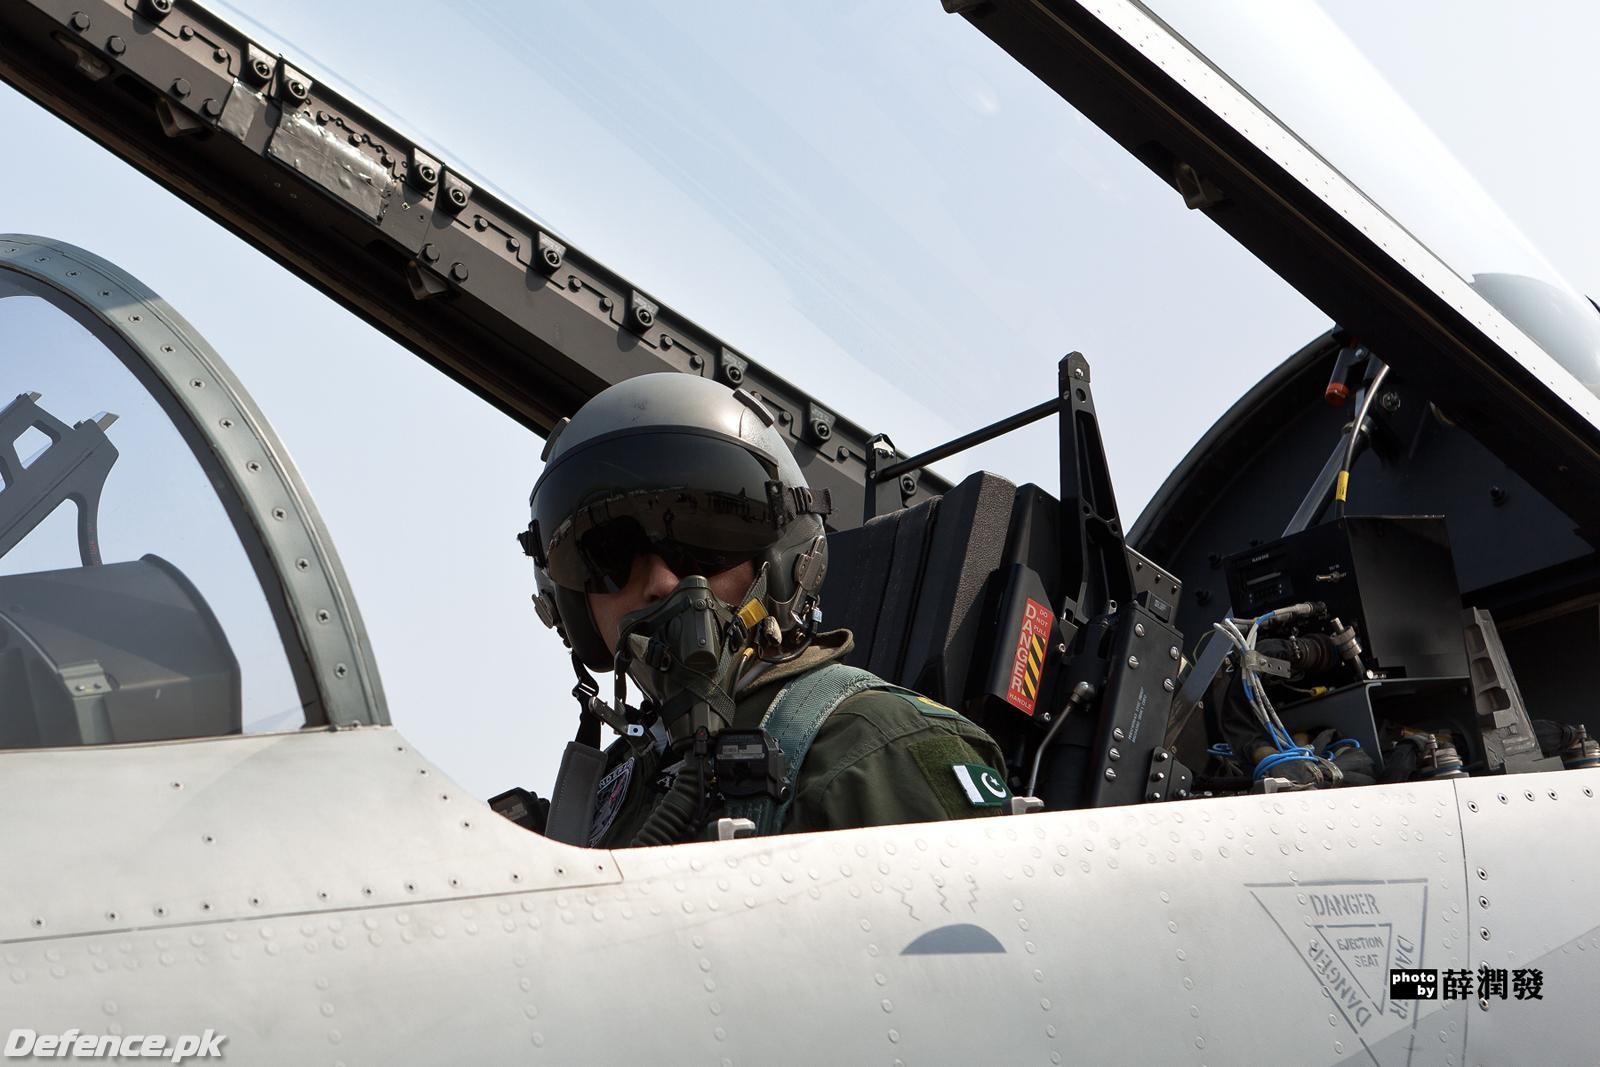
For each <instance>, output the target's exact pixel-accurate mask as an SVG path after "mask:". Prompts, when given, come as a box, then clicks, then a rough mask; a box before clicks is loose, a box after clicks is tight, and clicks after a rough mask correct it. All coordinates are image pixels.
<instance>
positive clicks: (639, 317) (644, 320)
mask: <svg viewBox="0 0 1600 1067" xmlns="http://www.w3.org/2000/svg"><path fill="white" fill-rule="evenodd" d="M660 311H661V306H660V305H659V304H657V303H656V302H655V301H654V300H651V299H650V298H649V297H647V296H645V295H644V294H643V293H641V292H639V290H637V289H633V290H630V291H629V292H628V310H627V314H626V315H624V316H623V321H624V322H625V323H627V326H628V329H630V330H632V331H633V332H634V333H640V334H642V333H644V332H645V331H647V330H649V329H650V327H652V326H654V325H655V324H656V315H658V314H659V313H660Z"/></svg>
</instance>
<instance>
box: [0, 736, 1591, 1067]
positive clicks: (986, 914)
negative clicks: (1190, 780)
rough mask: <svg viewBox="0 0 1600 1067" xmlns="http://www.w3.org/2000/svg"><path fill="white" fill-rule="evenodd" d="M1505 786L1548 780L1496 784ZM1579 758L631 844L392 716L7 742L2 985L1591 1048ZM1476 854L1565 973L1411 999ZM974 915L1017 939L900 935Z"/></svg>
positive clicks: (116, 1006) (275, 1059) (1550, 961)
mask: <svg viewBox="0 0 1600 1067" xmlns="http://www.w3.org/2000/svg"><path fill="white" fill-rule="evenodd" d="M423 772H427V773H423ZM1507 781H1514V784H1515V785H1517V786H1518V787H1520V788H1525V789H1531V790H1533V791H1534V792H1535V794H1536V798H1538V799H1536V801H1535V802H1527V801H1525V800H1522V801H1517V802H1515V803H1513V802H1510V801H1508V803H1507V804H1506V805H1504V806H1501V805H1499V803H1498V801H1496V800H1494V799H1493V798H1494V795H1495V791H1496V788H1497V787H1503V784H1504V783H1505V782H1507ZM174 782H176V783H179V785H180V786H181V787H174V785H173V783H174ZM1586 787H1587V788H1591V791H1592V790H1593V788H1595V787H1600V772H1566V773H1550V774H1543V775H1523V776H1519V777H1518V778H1516V779H1514V780H1511V779H1502V780H1500V781H1498V782H1497V781H1491V780H1484V781H1482V782H1479V781H1468V782H1459V783H1456V782H1433V783H1424V784H1416V785H1404V786H1381V787H1371V788H1365V789H1344V790H1336V791H1330V792H1320V793H1305V794H1288V795H1284V794H1279V795H1274V796H1257V797H1239V798H1227V799H1214V800H1201V801H1192V802H1187V803H1171V804H1161V805H1148V806H1143V807H1138V808H1121V809H1102V810H1097V811H1081V812H1063V813H1058V814H1042V815H1028V816H1014V817H1008V818H1002V819H987V820H975V821H971V822H963V823H938V824H924V825H913V826H899V827H882V828H875V829H866V830H854V831H843V832H837V833H829V834H810V835H797V836H792V837H781V838H769V839H745V840H740V841H732V842H710V843H705V844H700V845H685V846H676V847H670V848H657V849H641V850H633V851H625V852H616V853H606V852H598V851H585V850H581V849H574V848H571V847H568V846H563V845H559V844H556V843H553V842H550V841H547V840H545V839H543V838H540V837H538V836H536V835H532V834H528V833H525V832H523V831H521V830H520V829H518V828H516V827H515V826H513V825H512V824H510V823H508V822H505V821H503V820H501V819H499V818H498V817H495V816H493V815H492V814H491V813H490V812H489V810H488V809H487V808H486V807H485V806H483V805H482V804H480V803H478V802H476V801H474V800H472V799H470V798H468V797H465V796H463V795H460V794H459V791H458V790H457V789H456V788H455V787H454V786H453V785H451V784H450V783H449V782H448V780H447V779H446V778H445V777H444V776H443V775H442V774H439V773H438V771H437V770H436V769H435V768H432V767H431V766H429V765H428V764H427V763H426V762H425V761H424V760H422V759H421V758H420V757H419V756H417V754H416V753H414V752H413V751H411V749H410V746H409V745H407V744H406V743H405V741H404V740H403V739H402V738H400V737H399V735H397V734H396V733H395V732H394V731H393V730H391V729H387V728H358V729H351V730H342V731H303V732H299V733H294V734H280V735H257V736H244V737H233V738H221V739H207V740H201V741H189V742H171V743H164V744H152V745H135V746H106V747H101V748H88V749H61V750H35V751H30V752H15V753H4V754H0V839H4V840H6V841H7V842H8V845H9V846H10V852H11V854H13V855H19V856H27V857H30V859H31V861H32V862H30V863H28V864H26V865H7V866H5V867H3V868H0V962H3V965H4V973H5V975H6V980H5V981H0V1014H4V1016H5V1017H7V1018H21V1019H25V1022H24V1023H23V1025H27V1026H29V1027H32V1028H34V1029H37V1030H39V1031H40V1032H50V1031H52V1030H55V1031H59V1030H64V1029H66V1028H68V1027H72V1026H81V1027H85V1028H87V1029H89V1030H91V1031H95V1030H97V1029H98V1030H99V1031H102V1032H114V1030H113V1029H112V1028H114V1027H120V1028H121V1029H122V1030H123V1031H124V1032H127V1033H134V1032H141V1033H163V1032H165V1033H169V1034H178V1033H184V1032H191V1031H193V1032H197V1031H199V1030H202V1029H204V1028H206V1027H213V1028H215V1029H217V1030H218V1031H219V1032H221V1033H224V1034H227V1035H228V1038H229V1043H228V1045H227V1046H226V1047H227V1050H228V1054H229V1058H230V1059H231V1060H233V1061H234V1062H241V1063H279V1062H286V1061H287V1060H288V1059H293V1060H294V1061H296V1062H303V1061H309V1062H316V1061H318V1060H322V1061H324V1062H345V1063H352V1064H353V1063H365V1062H407V1063H459V1062H496V1063H498V1062H511V1061H518V1062H522V1061H531V1062H554V1063H570V1062H602V1063H625V1062H647V1061H648V1062H719V1061H723V1062H736V1063H739V1062H759V1063H816V1062H849V1063H884V1064H890V1063H894V1062H897V1061H898V1062H905V1063H914V1062H935V1063H953V1062H1011V1063H1055V1062H1066V1061H1067V1060H1069V1059H1070V1060H1072V1061H1075V1062H1090V1063H1127V1062H1164V1063H1186V1064H1214V1063H1266V1062H1282V1063H1335V1062H1359V1063H1378V1064H1383V1065H1389V1064H1411V1065H1419V1067H1420V1065H1423V1064H1439V1065H1455V1064H1463V1063H1471V1062H1480V1061H1482V1062H1510V1061H1528V1060H1530V1059H1532V1060H1538V1061H1541V1062H1577V1060H1578V1058H1579V1057H1580V1056H1581V1055H1582V1054H1583V1051H1582V1050H1583V1037H1582V1033H1581V1030H1580V1028H1577V1027H1572V1026H1569V1027H1568V1029H1567V1031H1565V1032H1560V1031H1559V1028H1558V1027H1555V1026H1553V1025H1552V1020H1553V1018H1554V1016H1553V1012H1554V1011H1557V1010H1559V1011H1560V1012H1562V1013H1563V1015H1562V1018H1565V1019H1568V1020H1571V1019H1575V1018H1581V1017H1582V1016H1581V1014H1578V1013H1577V1002H1576V1000H1575V999H1574V998H1577V997H1579V996H1581V991H1582V990H1583V989H1584V988H1586V986H1585V983H1588V985H1587V988H1592V986H1593V981H1592V968H1593V966H1594V964H1593V963H1592V962H1590V961H1591V960H1593V959H1600V955H1596V953H1597V952H1600V946H1594V945H1592V943H1590V942H1589V941H1586V940H1584V939H1592V938H1593V937H1594V936H1600V935H1596V934H1595V933H1594V931H1593V930H1592V927H1593V926H1594V925H1595V922H1594V918H1593V916H1592V911H1590V910H1589V909H1588V908H1587V905H1586V904H1585V903H1584V901H1585V887H1586V886H1587V885H1588V884H1590V882H1591V881H1592V879H1591V878H1590V875H1591V874H1592V865H1586V864H1587V863H1588V861H1587V860H1584V859H1583V858H1582V857H1583V856H1585V855H1590V854H1592V853H1593V851H1594V849H1593V838H1594V836H1595V833H1596V827H1597V826H1600V823H1596V822H1595V820H1594V819H1593V818H1591V817H1587V816H1586V814H1585V810H1584V808H1583V807H1582V805H1583V804H1586V803H1597V801H1595V800H1594V798H1592V797H1590V796H1585V795H1584V794H1583V792H1582V790H1583V788H1586ZM1552 789H1554V790H1556V791H1557V792H1558V795H1559V796H1560V797H1562V799H1561V800H1560V801H1559V802H1550V801H1549V800H1548V799H1547V793H1548V791H1550V790H1552ZM446 796H448V797H449V798H450V799H448V800H447V799H444V797H446ZM1458 798H1466V799H1468V800H1471V801H1472V802H1474V803H1476V804H1477V806H1478V810H1477V811H1472V810H1470V809H1463V808H1460V807H1458ZM1486 798H1487V799H1488V802H1489V804H1492V805H1494V810H1492V811H1491V810H1488V809H1487V808H1486V805H1485V799H1486ZM1563 805H1565V806H1564V807H1563ZM1569 811H1570V812H1571V814H1569ZM1463 821H1465V831H1466V834H1467V836H1468V841H1467V842H1466V843H1465V844H1464V842H1463ZM469 824H470V825H469ZM208 837H209V838H210V840H207V838H208ZM1558 842H1559V846H1558ZM1557 847H1560V848H1561V849H1562V851H1561V853H1559V856H1560V858H1561V860H1562V862H1563V863H1569V862H1570V865H1571V869H1570V871H1565V870H1556V869H1555V868H1554V865H1552V864H1550V863H1548V862H1546V863H1541V862H1540V857H1541V856H1543V855H1546V854H1551V853H1553V852H1554V849H1555V848H1557ZM1468 853H1470V856H1469V854H1468ZM1477 864H1483V865H1484V866H1485V868H1486V869H1487V870H1490V872H1491V875H1490V878H1489V883H1490V884H1492V885H1497V886H1499V887H1500V888H1497V889H1495V891H1494V894H1493V897H1492V904H1491V906H1490V909H1489V910H1490V911H1492V912H1493V914H1494V919H1493V920H1492V923H1491V924H1490V925H1491V928H1492V934H1493V937H1492V940H1491V941H1490V942H1489V943H1488V944H1490V945H1491V946H1493V951H1494V952H1495V953H1503V954H1504V955H1503V956H1502V957H1498V958H1504V959H1506V960H1521V961H1543V962H1542V963H1540V962H1533V964H1532V965H1534V966H1544V967H1545V968H1546V985H1545V996H1546V1003H1544V1004H1539V1003H1536V1002H1535V1003H1522V1002H1514V1001H1508V1002H1506V1003H1505V1004H1499V1003H1496V1004H1495V1005H1494V1006H1493V1007H1492V1009H1491V1010H1490V1011H1488V1012H1487V1013H1485V1012H1483V1011H1482V1009H1480V1008H1478V1007H1477V1006H1476V1005H1475V1004H1470V1003H1464V1002H1461V1001H1455V1002H1449V1003H1436V1004H1424V1005H1417V1004H1411V1003H1398V1004H1396V1003H1391V1002H1389V1001H1388V998H1387V988H1386V979H1387V970H1388V968H1389V967H1391V966H1407V965H1411V964H1415V965H1417V966H1420V967H1427V968H1439V969H1444V968H1450V967H1473V966H1476V964H1477V963H1478V962H1479V961H1480V960H1481V959H1482V958H1483V956H1482V955H1481V951H1480V947H1481V942H1480V940H1479V935H1478V933H1477V928H1478V926H1480V925H1483V920H1482V919H1481V918H1480V914H1479V913H1480V911H1481V910H1482V909H1481V908H1480V907H1479V905H1478V904H1476V903H1475V902H1474V899H1475V898H1476V896H1477V895H1478V894H1479V892H1480V891H1481V885H1482V884H1483V883H1482V880H1480V879H1478V877H1477V875H1476V873H1475V866H1476V865H1477ZM63 872H71V873H70V874H65V873H63ZM1502 872H1504V873H1502ZM408 885H409V886H410V888H408ZM369 891H370V892H369ZM324 893H325V894H326V898H324V897H323V896H320V895H319V894H324ZM252 898H253V899H255V900H256V901H257V902H258V903H255V904H252V903H251V900H252ZM203 904H210V905H211V907H210V909H205V908H203V906H202V905H203ZM157 909H163V910H161V911H158V910H157ZM113 910H115V911H116V912H117V913H118V917H117V918H116V919H111V918H110V917H109V913H110V912H111V911H113ZM1502 916H1503V918H1502ZM35 919H42V920H43V922H44V925H43V926H36V925H34V920H35ZM952 927H970V928H972V929H971V931H970V936H971V938H972V939H974V942H975V941H976V940H979V939H982V938H985V937H987V938H992V939H993V941H994V942H996V943H997V944H998V945H999V947H1000V948H1001V949H1002V950H1003V951H999V952H995V951H988V952H959V953H949V952H945V953H923V952H916V951H912V952H907V951H906V950H907V949H908V947H911V946H914V945H917V944H919V943H922V944H926V943H927V942H926V941H925V940H923V939H926V938H929V937H930V935H931V936H932V937H933V938H934V939H935V940H937V939H938V938H939V937H941V936H944V935H946V934H948V932H949V931H950V929H951V928H952ZM1580 935H1582V937H1580ZM1580 943H1590V947H1589V948H1579V947H1578V946H1579V944H1580ZM1557 998H1560V999H1557Z"/></svg>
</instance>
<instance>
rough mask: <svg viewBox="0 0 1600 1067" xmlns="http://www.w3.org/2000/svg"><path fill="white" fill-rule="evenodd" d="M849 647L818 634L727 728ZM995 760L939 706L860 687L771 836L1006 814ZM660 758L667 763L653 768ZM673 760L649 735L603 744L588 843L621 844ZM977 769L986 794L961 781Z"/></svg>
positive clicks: (820, 741)
mask: <svg viewBox="0 0 1600 1067" xmlns="http://www.w3.org/2000/svg"><path fill="white" fill-rule="evenodd" d="M854 643H855V642H854V638H853V637H852V636H851V634H850V631H848V630H832V631H828V632H826V633H822V634H818V635H817V637H816V639H815V640H814V641H813V643H812V645H811V647H810V648H808V649H807V650H806V651H805V652H804V653H802V654H801V655H800V656H798V657H797V658H795V659H794V660H792V661H790V662H788V663H781V664H776V665H773V666H771V667H769V668H767V669H766V671H765V673H763V674H761V675H760V676H758V677H757V678H755V679H754V680H753V682H752V683H751V684H750V685H748V686H747V687H746V688H744V689H742V690H741V691H740V692H739V693H738V694H737V695H736V697H735V701H734V705H735V710H734V721H733V727H734V728H735V729H743V730H753V729H756V728H757V727H759V726H760V724H761V719H762V716H763V715H765V714H766V711H767V709H768V708H769V707H770V706H771V704H772V702H773V700H774V699H775V698H776V697H777V695H778V693H779V691H780V690H781V689H782V688H783V685H782V684H781V683H783V682H785V681H789V680H792V679H794V678H797V677H799V676H800V675H803V674H805V673H806V672H808V671H810V670H813V669H815V668H817V667H820V666H822V665H823V664H825V663H830V662H833V661H836V660H839V659H842V658H843V657H844V656H845V655H846V654H847V653H849V651H850V650H851V648H852V647H853V646H854ZM1003 759H1004V757H1003V756H1002V755H1001V753H1000V748H999V746H998V745H996V744H995V743H994V741H993V740H992V739H991V738H990V737H989V735H988V734H986V733H984V732H983V730H981V729H980V728H979V727H977V726H976V725H974V724H973V723H971V722H969V721H968V720H967V719H965V718H963V717H961V716H960V715H959V714H957V713H956V712H954V711H952V710H950V709H949V708H946V707H944V706H942V705H940V704H938V703H935V702H934V701H932V700H929V699H927V698H926V697H917V696H912V695H907V694H905V693H903V692H895V691H886V690H879V689H868V690H864V691H862V692H859V693H856V694H854V695H852V696H850V697H848V698H846V699H845V700H844V701H843V702H842V703H841V704H840V705H839V706H838V707H837V708H835V709H834V711H833V713H832V714H831V715H829V716H828V718H827V719H826V720H825V721H824V722H823V724H822V726H821V728H820V729H819V730H818V731H817V735H816V738H815V740H814V741H813V742H812V745H811V750H810V752H809V753H808V754H807V755H806V757H805V762H804V763H803V765H802V766H801V770H800V780H799V782H798V783H797V784H796V786H795V793H794V803H793V805H792V806H791V807H790V809H789V813H788V817H787V819H786V820H785V822H784V824H783V826H782V827H781V831H780V832H783V833H803V832H806V831H811V830H837V829H846V828H849V827H857V826H883V825H888V824H891V823H908V822H930V821H934V820H938V819H959V818H967V817H969V816H976V815H997V814H1000V813H1002V812H1003V811H1005V810H1006V807H1005V806H1004V805H1003V803H1002V800H1001V798H1002V797H1009V795H1010V794H1009V793H1008V792H1007V791H1006V790H1005V788H1004V785H1003V783H1004V782H1005V765H1004V762H1003ZM663 760H667V761H670V762H671V763H672V764H674V766H673V767H672V768H663V766H662V762H663ZM677 764H678V760H677V759H676V757H674V756H671V755H664V754H662V753H660V752H658V751H657V749H656V747H655V746H654V745H653V744H652V743H651V739H650V738H649V736H646V737H645V738H641V739H627V738H623V739H619V740H618V741H616V742H615V743H613V744H612V745H611V747H610V748H609V749H607V751H606V771H605V774H604V775H603V776H602V778H601V780H600V787H599V789H598V790H597V792H596V798H595V815H594V822H593V823H592V824H591V831H590V844H591V845H593V846H595V847H600V848H617V847H621V846H624V845H627V844H629V843H630V842H631V841H632V840H633V837H634V835H635V834H636V833H637V832H638V830H639V828H640V826H641V825H642V824H643V823H644V821H645V819H646V818H647V817H648V816H649V814H650V812H651V811H652V810H653V809H654V808H655V806H656V805H657V804H658V803H659V802H660V800H661V798H662V796H663V795H665V793H666V790H667V789H668V788H669V787H670V784H671V782H672V780H673V776H674V774H675V770H676V765H677ZM963 768H965V770H963ZM985 770H988V771H992V772H993V773H992V774H991V775H990V776H989V778H988V779H987V781H988V783H989V786H988V791H987V792H984V791H975V790H974V789H973V787H972V784H971V783H972V782H973V781H975V780H976V778H977V777H978V776H979V775H981V774H982V772H983V771H985ZM996 786H998V789H999V792H998V793H996V792H995V791H994V790H995V787H996Z"/></svg>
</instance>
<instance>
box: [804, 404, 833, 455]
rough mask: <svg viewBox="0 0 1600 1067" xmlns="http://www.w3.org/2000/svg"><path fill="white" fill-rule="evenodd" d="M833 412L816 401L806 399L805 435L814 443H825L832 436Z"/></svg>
mask: <svg viewBox="0 0 1600 1067" xmlns="http://www.w3.org/2000/svg"><path fill="white" fill-rule="evenodd" d="M834 417H835V416H834V414H833V412H831V411H829V410H828V409H827V408H825V407H823V406H822V405H821V404H819V403H817V402H816V401H815V400H808V401H806V436H807V438H808V439H809V440H810V441H811V443H812V444H814V445H825V444H827V443H828V441H829V439H831V438H832V437H833V420H834Z"/></svg>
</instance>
